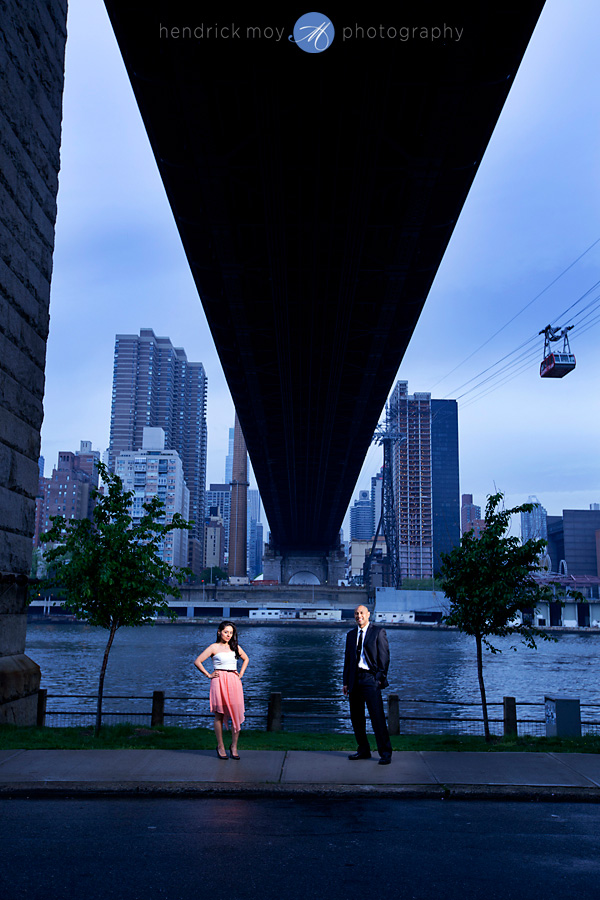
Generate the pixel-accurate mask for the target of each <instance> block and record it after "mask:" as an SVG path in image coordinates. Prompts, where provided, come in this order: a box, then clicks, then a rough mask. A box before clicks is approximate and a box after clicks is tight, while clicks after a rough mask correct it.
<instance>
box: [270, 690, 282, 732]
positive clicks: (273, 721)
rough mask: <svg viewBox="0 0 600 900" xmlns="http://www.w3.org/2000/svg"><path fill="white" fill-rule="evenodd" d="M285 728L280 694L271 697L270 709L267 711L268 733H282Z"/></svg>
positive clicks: (276, 693)
mask: <svg viewBox="0 0 600 900" xmlns="http://www.w3.org/2000/svg"><path fill="white" fill-rule="evenodd" d="M282 726H283V714H282V710H281V694H280V693H278V692H275V693H272V694H270V695H269V709H268V711H267V731H281V730H282Z"/></svg>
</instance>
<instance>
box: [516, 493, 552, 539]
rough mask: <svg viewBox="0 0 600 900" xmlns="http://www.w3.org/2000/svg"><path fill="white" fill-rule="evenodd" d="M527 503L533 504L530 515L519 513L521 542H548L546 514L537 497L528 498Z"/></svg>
mask: <svg viewBox="0 0 600 900" xmlns="http://www.w3.org/2000/svg"><path fill="white" fill-rule="evenodd" d="M527 502H528V503H535V504H536V506H535V509H532V511H531V512H530V513H525V512H522V513H521V542H522V543H523V544H524V543H525V542H526V541H530V540H533V541H540V540H544V541H547V540H548V513H547V512H546V510H545V509H544V507H543V506H542V504H541V503H540V501H539V500H538V498H537V497H533V496H529V497H528V499H527Z"/></svg>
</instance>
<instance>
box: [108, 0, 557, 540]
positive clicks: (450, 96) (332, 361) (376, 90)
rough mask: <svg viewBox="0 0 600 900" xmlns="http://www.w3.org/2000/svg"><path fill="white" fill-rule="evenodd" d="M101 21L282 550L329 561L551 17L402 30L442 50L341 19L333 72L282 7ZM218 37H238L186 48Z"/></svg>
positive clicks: (512, 14)
mask: <svg viewBox="0 0 600 900" xmlns="http://www.w3.org/2000/svg"><path fill="white" fill-rule="evenodd" d="M106 5H107V8H108V11H109V14H110V17H111V20H112V23H113V27H114V30H115V33H116V36H117V39H118V42H119V45H120V47H121V51H122V54H123V58H124V61H125V64H126V67H127V70H128V73H129V77H130V79H131V83H132V85H133V89H134V91H135V95H136V98H137V101H138V104H139V108H140V110H141V113H142V116H143V119H144V122H145V125H146V129H147V131H148V135H149V138H150V141H151V144H152V148H153V150H154V154H155V156H156V160H157V163H158V166H159V169H160V173H161V176H162V179H163V182H164V185H165V188H166V191H167V194H168V197H169V200H170V203H171V207H172V209H173V213H174V215H175V219H176V222H177V226H178V228H179V231H180V234H181V238H182V241H183V244H184V247H185V251H186V253H187V257H188V260H189V263H190V267H191V270H192V273H193V276H194V279H195V281H196V284H197V287H198V291H199V294H200V297H201V300H202V304H203V306H204V310H205V312H206V316H207V319H208V323H209V326H210V328H211V331H212V334H213V336H214V339H215V343H216V346H217V349H218V353H219V356H220V359H221V362H222V365H223V369H224V372H225V376H226V378H227V382H228V384H229V387H230V390H231V393H232V396H233V400H234V403H235V407H236V410H237V412H238V415H239V419H240V422H241V425H242V429H243V432H244V436H245V438H246V443H247V445H248V450H249V452H250V456H251V459H252V465H253V467H254V471H255V474H256V478H257V481H258V485H259V488H260V492H261V496H262V498H263V502H264V506H265V510H266V513H267V516H268V519H269V523H270V526H271V534H272V545H273V546H274V548H275V549H276V550H278V551H280V552H284V553H285V552H289V551H291V550H297V551H301V552H312V551H324V552H325V551H327V550H328V549H329V548H332V547H334V546H335V545H336V543H337V535H338V532H339V528H340V525H341V522H342V519H343V516H344V514H345V511H346V508H347V506H348V503H349V500H350V497H351V494H352V491H353V489H354V486H355V483H356V479H357V477H358V474H359V471H360V468H361V465H362V462H363V460H364V457H365V453H366V450H367V448H368V446H369V442H370V440H371V437H372V434H373V430H374V428H375V425H376V424H377V421H378V418H379V416H380V413H381V410H382V408H383V405H384V403H385V400H386V397H387V394H388V392H389V389H390V387H391V385H392V382H393V380H394V378H395V376H396V373H397V371H398V366H399V364H400V362H401V360H402V357H403V355H404V352H405V350H406V347H407V345H408V342H409V340H410V337H411V334H412V332H413V329H414V328H415V325H416V323H417V320H418V318H419V314H420V312H421V310H422V307H423V304H424V302H425V299H426V297H427V293H428V291H429V289H430V287H431V284H432V281H433V279H434V276H435V273H436V270H437V268H438V266H439V264H440V261H441V259H442V256H443V253H444V250H445V248H446V246H447V244H448V241H449V239H450V236H451V234H452V230H453V228H454V225H455V223H456V220H457V218H458V215H459V213H460V210H461V207H462V205H463V203H464V201H465V198H466V196H467V192H468V190H469V188H470V186H471V183H472V181H473V178H474V176H475V174H476V172H477V167H478V165H479V162H480V161H481V158H482V155H483V153H484V150H485V147H486V145H487V143H488V141H489V138H490V136H491V133H492V130H493V128H494V126H495V123H496V121H497V119H498V116H499V114H500V111H501V109H502V105H503V103H504V101H505V99H506V96H507V93H508V91H509V89H510V86H511V84H512V81H513V79H514V76H515V73H516V71H517V68H518V65H519V63H520V60H521V58H522V55H523V53H524V50H525V48H526V45H527V42H528V40H529V38H530V36H531V33H532V31H533V28H534V25H535V22H536V20H537V17H538V15H539V12H540V10H541V7H542V5H543V3H542V2H530V3H526V2H524V0H512V2H511V0H509V2H489V3H487V4H485V9H483V8H480V9H477V7H476V5H474V4H471V7H472V10H471V12H468V13H467V12H464V11H462V10H459V5H458V4H446V6H445V7H443V8H442V10H443V11H442V12H441V13H440V14H439V15H433V14H431V13H428V12H427V11H426V10H425V11H424V6H425V5H424V4H422V3H416V2H413V3H411V4H403V5H402V9H401V15H400V12H397V13H396V14H394V17H393V18H398V19H401V20H402V22H401V23H396V24H401V25H403V26H407V27H411V28H412V27H413V26H415V27H416V26H418V27H419V28H432V27H435V26H439V25H442V24H444V22H445V23H447V24H448V25H449V26H451V27H453V28H455V29H456V31H455V32H454V37H452V38H450V37H449V36H448V37H447V39H446V40H445V41H443V40H442V39H434V40H432V39H431V37H430V38H429V39H424V38H423V37H422V35H423V32H419V34H420V35H421V36H418V37H416V36H415V32H412V33H411V34H412V37H411V38H410V39H408V40H406V41H400V40H399V39H395V40H394V39H387V38H385V39H384V38H377V39H369V38H368V37H365V38H362V39H361V38H360V37H355V38H353V39H347V40H343V33H342V29H343V27H344V25H347V26H352V28H354V26H355V25H356V24H360V25H362V26H363V27H364V28H365V29H366V28H367V27H368V26H375V25H376V26H378V25H379V23H386V22H389V21H390V14H389V13H387V14H385V13H384V12H383V6H380V7H378V5H377V4H376V5H375V6H373V5H371V6H369V7H368V8H367V7H363V8H362V10H363V11H362V12H361V13H358V14H355V13H354V12H350V11H349V10H350V7H349V5H348V4H345V5H344V6H340V7H339V13H337V12H336V11H335V10H332V9H331V7H328V15H329V16H330V17H331V18H332V20H333V22H334V25H335V27H336V37H335V40H334V42H333V44H332V46H331V47H330V49H328V50H326V51H325V52H324V53H321V54H308V53H304V52H302V51H301V50H299V49H298V48H297V47H295V46H293V45H292V44H291V43H290V42H289V41H288V40H287V35H288V34H291V32H292V28H293V24H294V22H293V18H294V17H293V16H292V17H290V16H289V15H288V14H286V13H285V12H283V11H282V12H281V13H276V14H273V15H269V16H268V15H267V14H265V13H262V12H261V11H260V10H258V11H257V10H256V9H254V8H252V5H251V4H249V5H247V7H246V10H245V11H244V10H235V11H232V10H231V9H223V8H222V7H219V8H218V9H219V12H218V14H217V13H214V12H213V13H211V14H210V15H209V14H208V13H207V12H206V10H205V8H204V9H203V7H202V5H198V4H196V3H191V2H171V3H169V5H168V7H167V4H164V3H156V2H149V3H145V4H138V3H123V2H122V0H106ZM480 6H483V4H480ZM409 7H410V8H409ZM429 8H430V7H427V9H429ZM386 9H389V7H386ZM365 10H366V12H365ZM275 18H276V19H277V21H275ZM203 23H204V25H205V27H206V26H207V25H209V24H210V25H215V24H218V25H219V24H220V25H221V26H231V25H235V26H237V27H238V28H239V34H240V37H239V38H236V37H232V36H230V37H229V38H225V37H221V38H218V39H215V38H214V37H213V38H210V37H209V38H206V37H204V38H194V37H193V36H192V37H184V36H183V33H182V32H181V31H180V32H179V36H178V37H174V36H173V35H174V34H175V32H173V28H179V29H181V28H182V27H184V26H188V27H191V28H194V27H196V28H198V27H199V26H200V25H202V24H203ZM390 24H393V23H391V22H390ZM248 27H251V28H261V29H264V28H268V27H277V28H280V29H283V38H282V39H281V40H280V41H277V40H276V39H275V38H272V39H269V38H267V37H265V36H264V35H265V34H268V32H264V31H261V32H260V34H262V35H263V37H256V35H257V34H259V32H256V31H255V32H250V34H252V35H254V36H253V37H248V36H247V35H248V32H247V28H248ZM161 28H162V30H161ZM460 29H462V33H461V36H460V38H458V30H460ZM196 34H199V32H198V31H197V32H196ZM357 34H358V35H360V32H358V33H357ZM447 34H449V33H447ZM165 299H167V298H165ZM169 299H170V300H175V301H176V298H169Z"/></svg>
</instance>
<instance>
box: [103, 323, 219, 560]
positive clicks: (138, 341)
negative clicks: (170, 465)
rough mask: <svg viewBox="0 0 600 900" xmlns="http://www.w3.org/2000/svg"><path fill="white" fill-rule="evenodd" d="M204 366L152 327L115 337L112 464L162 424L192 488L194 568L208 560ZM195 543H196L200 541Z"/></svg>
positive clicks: (191, 509) (205, 381)
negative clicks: (192, 359)
mask: <svg viewBox="0 0 600 900" xmlns="http://www.w3.org/2000/svg"><path fill="white" fill-rule="evenodd" d="M207 385H208V382H207V378H206V373H205V371H204V366H203V365H202V363H199V362H189V361H188V358H187V356H186V353H185V350H183V349H182V348H181V347H174V346H173V344H172V343H171V341H170V339H169V338H168V337H157V336H156V335H155V334H154V331H153V330H152V329H151V328H142V329H140V333H139V336H138V335H135V334H118V335H117V336H116V339H115V357H114V369H113V396H112V411H111V419H110V448H109V466H110V468H111V469H113V470H114V468H115V460H116V459H117V457H118V456H119V454H120V453H123V452H125V451H127V452H131V451H136V450H139V449H140V448H141V447H142V441H143V431H144V428H162V429H163V431H164V433H165V448H166V449H167V450H176V451H177V453H178V454H179V457H180V459H181V462H182V465H183V474H184V477H185V481H186V485H187V487H188V489H189V492H190V511H189V517H190V519H192V520H193V521H194V529H193V531H190V532H189V536H190V539H191V540H190V559H192V558H193V561H194V565H193V568H194V569H197V567H198V566H201V565H202V564H203V556H204V552H203V550H204V519H205V515H206V505H205V497H204V494H205V488H206V444H207V428H206V396H207ZM194 542H197V543H196V544H195V543H194Z"/></svg>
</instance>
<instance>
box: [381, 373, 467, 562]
mask: <svg viewBox="0 0 600 900" xmlns="http://www.w3.org/2000/svg"><path fill="white" fill-rule="evenodd" d="M388 428H389V429H390V430H392V431H395V432H399V433H400V434H402V435H404V436H405V439H404V440H402V441H398V442H397V443H395V444H394V445H393V449H392V479H393V486H394V501H395V505H396V511H397V512H396V515H397V527H398V543H399V560H400V573H401V576H402V577H403V578H431V577H432V576H433V575H434V574H435V573H437V572H438V571H439V569H440V566H441V554H442V553H443V552H448V551H449V550H451V549H452V547H453V546H455V545H456V544H458V542H459V538H460V525H459V506H458V492H459V484H458V409H457V403H456V401H455V400H432V399H431V394H428V393H415V394H414V395H409V393H408V383H407V382H406V381H398V382H397V384H396V387H395V388H394V391H393V393H392V396H391V398H390V402H389V404H388Z"/></svg>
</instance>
